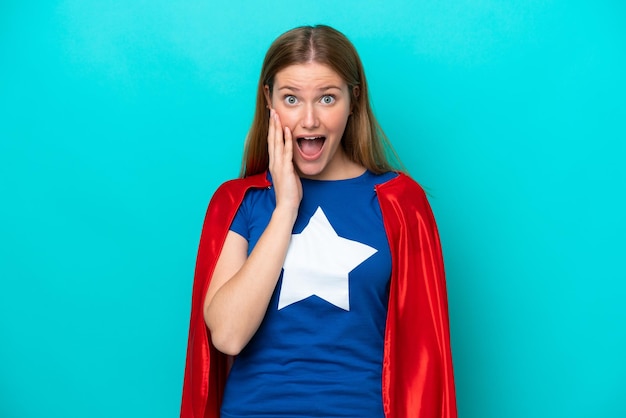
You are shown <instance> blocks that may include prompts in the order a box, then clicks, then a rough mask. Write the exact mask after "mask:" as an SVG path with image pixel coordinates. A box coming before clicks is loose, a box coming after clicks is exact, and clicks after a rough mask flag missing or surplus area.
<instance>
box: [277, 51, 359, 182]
mask: <svg viewBox="0 0 626 418" xmlns="http://www.w3.org/2000/svg"><path fill="white" fill-rule="evenodd" d="M266 93H267V94H268V95H269V88H267V87H266ZM270 101H271V106H272V107H273V108H274V109H275V110H276V112H277V113H278V115H279V116H280V121H281V122H282V125H283V126H286V127H288V128H289V129H290V130H291V132H292V136H293V141H294V144H293V163H294V165H295V168H296V170H297V171H298V174H299V175H300V176H301V177H307V178H313V179H319V180H337V179H341V178H347V177H349V176H350V174H349V173H347V170H348V168H349V167H351V166H352V164H351V163H350V162H349V160H348V158H347V157H346V155H345V152H344V150H343V148H342V147H341V138H342V137H343V133H344V131H345V129H346V124H347V122H348V118H349V117H350V111H351V95H350V89H349V87H348V85H347V83H346V82H345V81H344V80H343V79H342V78H341V76H339V74H337V73H336V72H335V71H334V70H332V69H331V68H330V67H328V66H326V65H324V64H319V63H316V62H309V63H306V64H296V65H291V66H289V67H286V68H284V69H282V70H281V71H279V72H278V73H276V76H275V77H274V86H273V89H272V92H271V97H270Z"/></svg>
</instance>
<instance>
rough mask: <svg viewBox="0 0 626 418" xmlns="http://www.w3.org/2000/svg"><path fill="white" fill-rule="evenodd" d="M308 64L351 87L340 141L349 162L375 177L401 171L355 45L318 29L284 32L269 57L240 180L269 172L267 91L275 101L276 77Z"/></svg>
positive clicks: (330, 31)
mask: <svg viewBox="0 0 626 418" xmlns="http://www.w3.org/2000/svg"><path fill="white" fill-rule="evenodd" d="M308 62H316V63H319V64H324V65H327V66H328V67H330V68H332V69H333V70H334V71H335V72H336V73H337V74H339V76H341V78H342V79H343V80H344V81H345V82H346V84H347V85H348V88H349V90H350V95H351V97H350V99H351V105H352V114H351V115H350V117H349V118H348V122H347V124H346V129H345V131H344V134H343V138H342V141H341V145H342V146H343V149H344V150H345V152H346V155H347V156H348V158H350V159H351V160H352V161H354V162H356V163H358V164H361V165H363V166H364V167H366V168H367V169H368V170H370V171H372V172H374V173H383V172H387V171H391V170H400V169H401V167H402V165H401V163H400V161H399V159H398V157H397V155H396V153H395V152H394V150H393V148H392V147H391V144H390V142H389V140H388V139H387V137H386V136H385V134H384V132H383V131H382V129H381V127H380V125H379V124H378V122H377V121H376V118H375V117H374V113H373V112H372V109H371V106H370V101H369V91H368V88H367V81H366V79H365V71H364V70H363V64H362V63H361V59H360V58H359V55H358V53H357V51H356V49H355V48H354V45H352V43H351V42H350V41H349V40H348V38H346V36H345V35H343V34H342V33H341V32H339V31H337V30H335V29H333V28H331V27H329V26H325V25H317V26H301V27H298V28H295V29H292V30H290V31H288V32H285V33H284V34H282V35H281V36H279V37H278V38H277V39H276V40H275V41H274V42H273V43H272V45H271V46H270V48H269V50H268V51H267V53H266V55H265V60H264V61H263V67H262V68H261V76H260V77H259V84H258V87H257V97H256V109H255V112H254V119H253V121H252V127H251V128H250V131H249V132H248V137H247V138H246V145H245V149H244V156H243V162H242V167H241V176H242V177H246V176H251V175H254V174H258V173H261V172H263V171H265V170H267V168H268V166H269V155H268V151H267V132H268V129H269V109H268V106H267V105H268V103H267V100H266V96H265V86H268V87H269V91H270V96H271V93H272V88H273V85H274V77H275V76H276V73H278V72H279V71H281V70H282V69H284V68H286V67H288V66H291V65H295V64H305V63H308ZM355 88H356V89H355ZM390 158H391V159H392V161H393V164H392V163H390V161H389V159H390Z"/></svg>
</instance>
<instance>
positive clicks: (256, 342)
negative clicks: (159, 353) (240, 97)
mask: <svg viewBox="0 0 626 418" xmlns="http://www.w3.org/2000/svg"><path fill="white" fill-rule="evenodd" d="M386 150H390V147H389V146H388V144H387V143H386V139H385V136H384V134H382V131H381V130H380V128H379V126H378V124H377V122H376V119H375V118H374V116H373V113H372V111H371V108H370V103H369V97H368V88H367V83H366V79H365V74H364V72H363V67H362V64H361V61H360V59H359V57H358V54H357V52H356V50H355V49H354V47H353V45H352V44H351V43H350V41H349V40H348V39H347V38H346V37H345V36H344V35H343V34H341V33H340V32H338V31H336V30H334V29H332V28H330V27H328V26H314V27H299V28H296V29H293V30H291V31H288V32H287V33H285V34H283V35H281V36H280V37H279V38H278V39H276V40H275V41H274V43H273V44H272V45H271V47H270V49H269V50H268V52H267V54H266V57H265V60H264V63H263V68H262V71H261V77H260V80H259V85H258V91H257V104H256V113H255V117H254V121H253V124H252V128H251V130H250V133H249V135H248V138H247V143H246V149H245V155H244V164H243V169H242V178H241V179H238V180H233V181H230V182H227V183H225V184H224V185H222V186H221V187H220V188H219V189H218V191H217V192H216V193H215V195H214V196H213V198H212V199H211V203H210V204H209V208H208V211H207V216H206V219H205V224H204V228H203V232H202V237H201V240H200V248H199V253H198V260H197V266H196V274H195V281H194V289H193V297H192V315H191V325H190V332H189V343H188V351H187V364H186V371H185V383H184V389H183V402H182V409H181V416H182V417H196V418H198V417H220V416H221V417H223V418H232V417H268V416H271V417H277V416H285V417H309V416H322V417H331V416H332V417H338V416H345V417H387V418H389V417H394V418H396V417H397V418H406V417H420V418H425V417H438V418H444V417H445V418H450V417H455V416H456V404H455V395H454V382H453V373H452V360H451V354H450V342H449V331H448V313H447V302H446V291H445V279H444V270H443V262H442V258H441V249H440V245H439V238H438V234H437V229H436V225H435V221H434V219H433V216H432V213H431V211H430V207H429V205H428V202H427V201H426V198H425V195H424V192H423V190H422V189H421V188H420V186H419V185H417V183H415V182H414V181H413V180H411V179H410V178H409V177H408V176H407V175H405V174H404V173H402V172H400V171H395V170H394V169H393V166H392V165H391V164H390V163H389V162H388V160H387V155H386ZM233 356H236V358H234V361H232V359H233ZM231 366H232V368H231Z"/></svg>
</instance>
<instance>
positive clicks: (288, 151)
mask: <svg viewBox="0 0 626 418" xmlns="http://www.w3.org/2000/svg"><path fill="white" fill-rule="evenodd" d="M284 154H285V160H286V161H289V162H292V160H293V136H292V135H291V129H289V127H287V126H285V151H284Z"/></svg>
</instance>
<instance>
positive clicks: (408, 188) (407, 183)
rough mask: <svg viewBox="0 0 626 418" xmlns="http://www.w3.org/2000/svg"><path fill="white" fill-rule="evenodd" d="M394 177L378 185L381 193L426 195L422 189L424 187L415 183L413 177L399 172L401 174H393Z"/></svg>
mask: <svg viewBox="0 0 626 418" xmlns="http://www.w3.org/2000/svg"><path fill="white" fill-rule="evenodd" d="M393 173H394V174H396V175H394V176H389V178H388V179H387V180H386V181H385V182H383V183H380V184H379V185H378V190H379V191H383V192H398V193H400V192H409V193H410V192H413V193H418V194H423V195H425V193H424V189H423V188H422V186H421V185H420V184H419V183H418V182H417V181H415V180H414V179H413V178H412V177H411V176H409V175H408V174H406V173H404V172H402V171H399V172H393Z"/></svg>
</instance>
